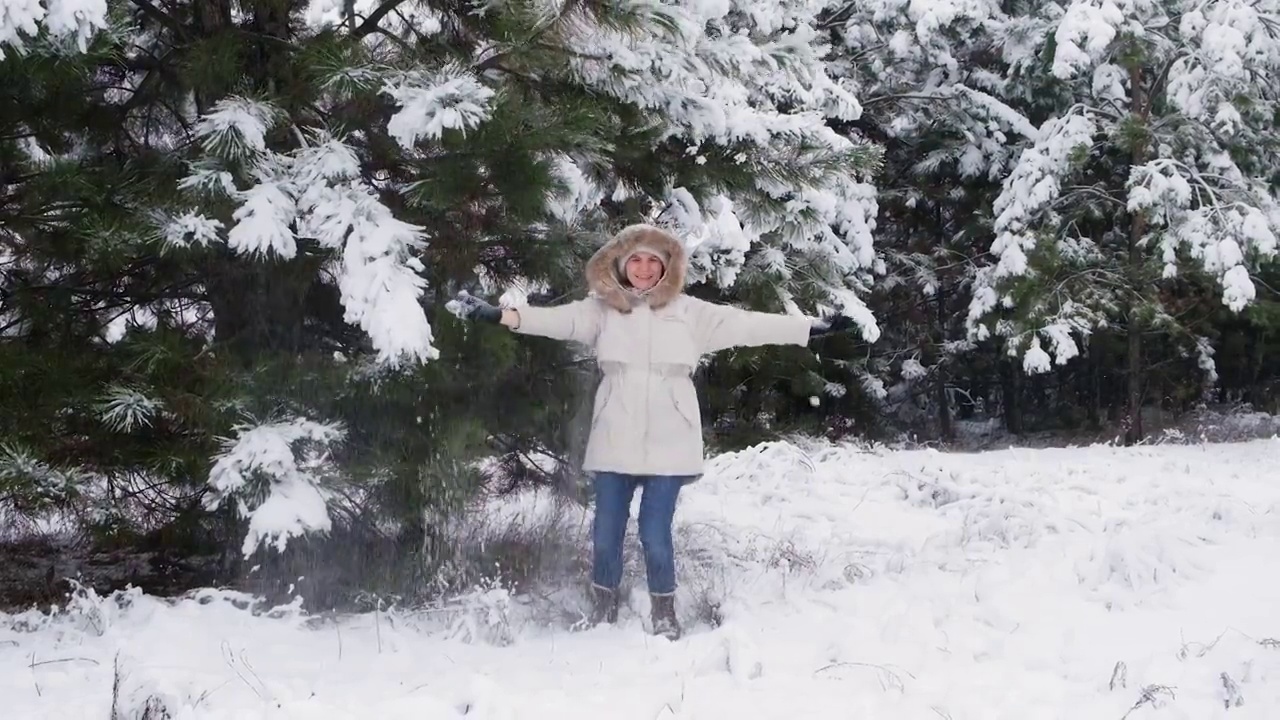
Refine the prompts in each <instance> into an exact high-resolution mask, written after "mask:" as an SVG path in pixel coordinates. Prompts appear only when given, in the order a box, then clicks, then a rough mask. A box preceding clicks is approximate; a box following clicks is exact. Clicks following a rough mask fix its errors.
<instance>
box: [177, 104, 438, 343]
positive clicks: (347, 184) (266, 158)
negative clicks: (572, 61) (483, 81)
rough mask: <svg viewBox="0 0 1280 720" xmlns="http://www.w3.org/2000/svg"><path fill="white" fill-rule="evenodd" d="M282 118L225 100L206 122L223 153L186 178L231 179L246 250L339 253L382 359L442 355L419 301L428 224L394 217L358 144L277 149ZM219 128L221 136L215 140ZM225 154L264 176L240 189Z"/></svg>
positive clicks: (196, 183)
mask: <svg viewBox="0 0 1280 720" xmlns="http://www.w3.org/2000/svg"><path fill="white" fill-rule="evenodd" d="M276 117H278V115H277V114H276V113H275V112H274V111H273V110H272V109H271V108H270V107H266V106H264V107H259V106H258V105H256V104H254V103H252V102H250V101H247V100H244V99H229V100H227V101H224V102H222V103H220V104H219V105H218V108H217V109H216V110H215V111H214V113H213V114H212V116H211V117H209V118H205V119H204V120H203V121H202V123H201V125H200V127H201V128H202V132H203V133H205V135H204V137H205V139H206V147H208V148H211V149H213V150H216V151H217V152H218V153H220V156H219V157H215V158H206V159H205V161H204V163H203V164H198V165H196V166H194V167H193V175H192V176H190V177H189V178H188V179H187V181H186V185H187V186H188V187H191V188H193V189H194V188H204V187H209V186H213V187H225V186H226V185H228V184H230V185H231V187H232V188H233V193H232V196H233V197H235V198H237V199H238V200H239V202H240V206H239V207H238V208H237V209H236V210H235V211H234V213H233V219H234V220H235V224H234V225H232V226H231V228H230V230H229V231H228V232H227V236H226V242H227V244H228V246H230V247H231V248H232V249H233V250H235V251H236V252H238V253H241V254H246V255H274V256H276V257H280V258H285V259H288V258H292V257H294V255H295V254H296V253H297V239H298V238H300V237H302V238H313V239H315V240H317V241H318V242H319V243H320V245H321V247H323V248H326V249H329V250H332V251H334V252H335V253H337V256H338V258H340V265H339V267H340V273H339V280H338V284H339V287H340V289H341V299H342V304H343V308H344V311H345V312H344V316H343V317H344V319H345V320H346V321H347V322H348V323H350V324H352V325H355V326H356V327H359V328H360V329H361V330H363V331H365V332H366V333H367V334H368V336H369V338H370V340H371V341H372V343H373V346H374V349H375V350H376V351H377V353H378V359H379V361H382V362H385V363H387V364H390V365H393V366H394V365H399V364H401V363H403V362H406V361H409V362H420V361H423V360H429V359H434V358H435V357H437V356H438V351H437V350H436V348H435V347H434V345H433V344H432V342H433V335H432V331H431V326H430V324H429V322H428V321H427V318H426V314H425V312H424V310H423V308H422V306H421V304H420V303H419V298H420V297H421V296H422V293H423V289H424V287H425V285H426V282H425V280H423V278H422V277H421V275H420V274H419V273H420V272H421V271H422V270H423V266H422V264H421V262H420V261H419V260H418V258H417V253H418V252H419V251H420V250H421V249H422V247H423V246H424V243H423V229H422V228H420V227H417V226H414V225H411V224H409V223H405V222H403V221H401V220H399V219H397V218H396V217H395V216H394V214H393V213H392V212H391V210H390V209H389V208H388V207H387V206H386V205H385V204H383V203H382V201H381V200H380V199H379V197H378V193H377V191H376V190H375V189H374V188H373V187H372V186H370V185H369V183H368V182H366V181H365V180H364V179H363V178H362V176H361V173H360V161H359V159H358V158H357V157H356V154H355V151H354V150H353V149H352V148H351V147H349V146H347V145H345V144H343V143H342V142H341V141H340V140H337V139H334V138H332V137H330V136H329V135H328V134H326V133H313V135H314V142H312V143H308V144H304V145H303V146H302V147H300V148H299V149H298V150H296V151H294V152H292V153H290V154H287V155H284V154H279V153H275V152H272V151H270V150H269V149H267V148H266V146H265V145H264V144H262V137H263V136H264V135H265V133H266V131H267V129H268V128H269V123H270V122H271V121H272V119H273V118H276ZM432 122H436V121H432ZM214 135H216V136H217V137H216V141H215V140H213V139H209V138H211V137H212V136H214ZM219 159H225V160H228V161H244V162H247V163H248V165H249V175H250V177H251V178H252V179H253V181H254V184H251V185H250V186H249V187H248V188H247V189H244V190H239V189H234V188H235V186H234V181H233V180H232V179H231V174H230V173H229V172H228V171H225V170H222V171H219V170H215V169H214V168H215V167H216V162H217V161H218V160H219ZM211 163H212V164H211ZM214 222H216V221H212V220H207V219H204V218H203V217H202V216H198V215H195V214H193V213H187V214H184V215H181V216H179V217H178V218H177V219H176V220H171V221H168V222H167V223H166V225H165V226H164V228H163V230H162V232H163V234H164V236H165V237H166V239H168V240H169V241H170V242H171V243H172V242H181V241H183V240H185V238H186V236H187V234H188V233H191V234H193V235H195V236H196V238H197V239H199V238H204V239H209V238H210V234H211V232H212V231H214V230H216V229H218V228H217V226H215V225H214V224H213V223H214Z"/></svg>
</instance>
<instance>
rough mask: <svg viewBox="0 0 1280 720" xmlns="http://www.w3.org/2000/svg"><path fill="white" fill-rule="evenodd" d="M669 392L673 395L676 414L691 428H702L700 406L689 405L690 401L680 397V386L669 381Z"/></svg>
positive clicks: (672, 401) (672, 402)
mask: <svg viewBox="0 0 1280 720" xmlns="http://www.w3.org/2000/svg"><path fill="white" fill-rule="evenodd" d="M667 394H668V395H670V397H671V404H672V405H674V406H675V409H676V415H678V416H680V417H681V418H682V419H683V420H684V421H685V423H686V424H688V426H689V428H690V429H693V430H701V429H702V423H701V422H699V420H698V407H697V405H696V404H695V405H694V406H693V407H689V401H688V400H685V399H682V398H681V397H680V386H679V385H677V384H674V383H668V385H667Z"/></svg>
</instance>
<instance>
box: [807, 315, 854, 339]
mask: <svg viewBox="0 0 1280 720" xmlns="http://www.w3.org/2000/svg"><path fill="white" fill-rule="evenodd" d="M852 327H853V320H852V319H851V318H850V317H849V316H847V315H832V316H829V317H825V318H822V319H821V320H819V321H818V322H816V323H814V324H813V327H811V328H809V339H810V340H813V339H814V338H820V337H826V336H827V335H835V334H836V333H842V332H844V331H845V330H849V329H851V328H852Z"/></svg>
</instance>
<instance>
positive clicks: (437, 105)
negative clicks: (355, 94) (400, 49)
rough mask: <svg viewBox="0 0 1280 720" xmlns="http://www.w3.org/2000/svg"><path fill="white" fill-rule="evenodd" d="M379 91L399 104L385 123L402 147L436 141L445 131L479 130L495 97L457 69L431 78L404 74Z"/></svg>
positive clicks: (388, 130) (448, 70) (452, 67)
mask: <svg viewBox="0 0 1280 720" xmlns="http://www.w3.org/2000/svg"><path fill="white" fill-rule="evenodd" d="M383 92H385V93H386V94H388V95H390V96H391V97H393V98H395V101H396V103H397V104H399V105H400V110H399V111H398V112H396V114H395V115H392V116H391V120H390V121H388V122H387V132H388V133H389V134H390V135H391V137H393V138H395V139H396V142H398V143H400V145H401V147H404V148H411V147H413V146H414V145H415V144H416V143H417V142H418V140H420V139H422V138H426V139H428V140H439V139H440V138H441V137H443V136H444V133H445V131H446V130H458V131H461V132H463V133H465V132H466V131H467V130H472V129H475V128H476V127H479V126H480V124H481V123H483V122H484V121H486V120H488V119H489V115H490V113H491V112H492V108H491V107H490V102H491V101H492V100H493V97H494V94H495V93H494V91H493V90H492V89H491V88H488V87H486V86H484V85H482V84H481V83H480V81H479V80H477V79H476V78H475V77H474V76H473V75H471V74H470V73H469V72H467V71H466V70H464V69H462V68H461V67H458V66H449V67H446V68H444V69H442V70H441V71H440V72H438V73H435V74H432V75H425V74H422V73H417V72H410V73H405V74H404V75H403V76H402V77H400V78H398V79H397V80H396V81H394V82H389V83H387V84H386V85H385V86H384V87H383Z"/></svg>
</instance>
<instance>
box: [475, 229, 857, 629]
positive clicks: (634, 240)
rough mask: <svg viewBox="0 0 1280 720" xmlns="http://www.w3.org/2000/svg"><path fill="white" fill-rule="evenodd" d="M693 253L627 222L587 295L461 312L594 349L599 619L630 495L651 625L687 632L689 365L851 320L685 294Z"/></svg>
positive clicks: (693, 404)
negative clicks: (683, 548) (680, 585)
mask: <svg viewBox="0 0 1280 720" xmlns="http://www.w3.org/2000/svg"><path fill="white" fill-rule="evenodd" d="M686 272H687V260H686V256H685V251H684V247H683V246H682V245H681V244H680V242H679V241H678V240H676V238H675V237H673V236H672V235H670V234H669V233H667V232H666V231H664V230H661V229H659V228H657V227H654V226H651V225H633V226H631V227H628V228H625V229H624V230H622V231H621V232H619V233H618V234H617V235H616V236H615V237H614V238H613V239H612V240H610V241H609V242H608V243H606V244H605V245H604V246H603V247H601V248H600V250H599V251H597V252H596V253H595V255H594V256H592V258H591V260H590V261H588V263H587V268H586V279H587V284H588V287H589V289H590V291H591V296H589V297H587V298H586V299H585V300H578V301H575V302H571V303H568V304H565V305H561V306H558V307H523V308H520V309H518V310H516V309H502V310H500V309H498V308H496V307H493V306H492V305H489V304H488V303H485V302H484V301H483V300H480V299H478V298H475V297H472V296H470V295H460V296H459V298H458V308H459V310H458V314H459V315H461V316H462V317H466V318H471V319H475V320H480V321H487V322H497V323H501V324H503V325H505V326H507V327H509V328H511V329H512V330H514V331H515V332H518V333H523V334H526V335H540V336H544V337H550V338H556V339H559V340H572V341H576V342H579V343H582V344H585V345H588V346H590V347H592V348H593V349H594V350H595V356H596V361H597V363H598V364H599V367H600V369H601V371H602V372H603V376H604V377H603V379H602V381H601V383H600V386H599V388H598V389H597V391H596V397H595V404H594V409H593V412H592V421H591V432H590V435H589V437H588V440H587V450H586V457H585V460H584V462H583V469H584V470H586V471H587V472H588V473H591V474H592V475H593V485H594V490H595V519H594V522H593V527H592V541H593V544H594V550H593V568H592V595H593V603H594V605H593V611H592V615H591V618H590V622H591V623H592V624H597V623H600V622H614V621H616V620H617V617H618V587H619V585H620V584H621V582H622V556H623V553H622V550H623V541H624V539H625V537H626V531H627V523H628V521H629V519H630V511H631V499H632V497H633V495H634V494H635V491H636V489H637V488H640V489H641V491H642V495H641V500H640V516H639V519H638V523H639V535H640V543H641V546H642V547H643V550H644V562H645V570H646V574H647V576H648V584H649V593H650V597H651V599H652V613H651V617H652V622H653V632H654V633H655V634H660V635H663V636H666V637H668V638H670V639H676V638H678V637H680V633H681V629H680V624H679V623H678V622H677V620H676V613H675V605H674V596H675V590H676V577H675V553H674V549H673V546H672V539H671V523H672V517H673V515H674V514H675V509H676V498H677V496H678V495H679V493H680V488H681V487H682V486H684V485H685V484H687V483H689V482H691V481H693V480H695V479H696V478H697V477H698V476H700V475H701V474H702V460H703V456H702V452H703V446H702V422H701V419H700V417H699V410H698V397H697V394H696V391H695V389H694V385H693V380H692V374H693V371H694V368H695V367H697V365H698V360H699V358H700V357H701V356H702V355H703V354H705V353H711V352H715V351H717V350H722V349H725V348H729V347H735V346H760V345H787V344H789V345H805V344H806V343H807V342H808V341H809V340H810V339H811V338H812V337H816V336H818V335H825V334H828V333H831V332H835V331H839V330H842V329H844V328H846V327H848V326H849V325H850V324H851V322H850V320H849V319H848V318H846V317H844V316H836V317H835V318H834V319H833V320H832V321H831V322H818V323H815V322H814V321H812V320H810V319H809V318H806V317H803V316H797V315H774V314H769V313H760V312H751V311H747V310H740V309H738V308H734V307H729V306H725V305H716V304H713V303H709V302H706V301H704V300H700V299H697V298H694V297H691V296H689V295H685V294H684V284H685V274H686Z"/></svg>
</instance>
